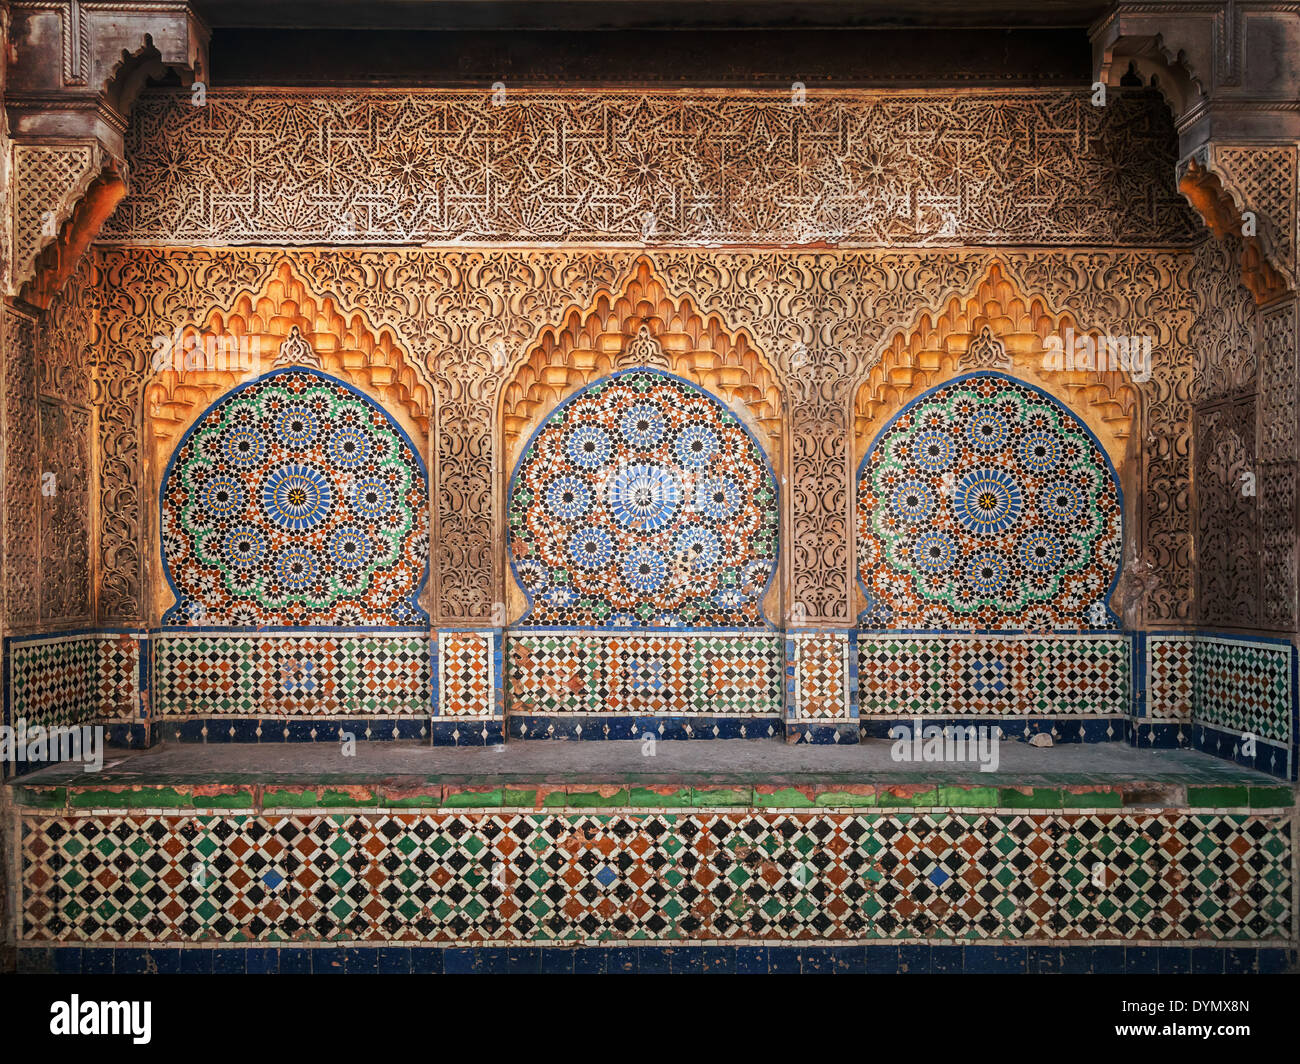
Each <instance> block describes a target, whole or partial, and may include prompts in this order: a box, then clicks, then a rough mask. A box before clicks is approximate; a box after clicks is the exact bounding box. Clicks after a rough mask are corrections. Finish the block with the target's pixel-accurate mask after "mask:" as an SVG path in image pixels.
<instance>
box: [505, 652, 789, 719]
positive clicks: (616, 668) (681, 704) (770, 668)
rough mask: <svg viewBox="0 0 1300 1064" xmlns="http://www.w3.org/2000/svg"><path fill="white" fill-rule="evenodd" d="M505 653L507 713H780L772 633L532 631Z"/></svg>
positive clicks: (778, 656) (778, 663) (780, 665)
mask: <svg viewBox="0 0 1300 1064" xmlns="http://www.w3.org/2000/svg"><path fill="white" fill-rule="evenodd" d="M506 654H507V666H506V668H507V684H508V691H509V700H510V701H509V705H508V707H507V713H508V715H509V716H514V715H517V714H557V713H588V714H634V715H641V716H668V715H672V716H681V715H686V714H711V715H726V716H731V715H742V716H774V717H780V716H781V715H782V708H783V700H782V674H783V671H784V667H785V656H784V640H783V639H782V637H781V636H779V635H756V634H752V633H744V632H735V633H725V634H724V633H710V634H701V633H697V632H663V633H659V634H654V635H607V634H603V633H595V632H572V631H535V632H527V633H520V634H518V635H515V634H510V635H508V636H507V639H506Z"/></svg>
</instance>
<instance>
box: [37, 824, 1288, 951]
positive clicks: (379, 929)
mask: <svg viewBox="0 0 1300 1064" xmlns="http://www.w3.org/2000/svg"><path fill="white" fill-rule="evenodd" d="M1290 868H1291V846H1290V824H1289V820H1288V819H1287V818H1286V817H1284V816H1277V815H1263V814H1250V813H1216V812H1207V813H1184V812H1179V811H1163V812H1159V813H1145V812H1142V813H1130V812H1125V813H1118V812H1115V813H1111V812H1080V813H1074V814H1071V813H1066V814H1053V813H1018V812H1015V811H997V812H975V811H971V812H927V813H913V814H908V813H874V812H873V813H833V812H813V813H781V812H770V813H769V812H750V811H747V812H720V813H710V812H706V811H701V812H692V813H670V812H661V811H654V810H650V811H646V812H645V813H642V814H634V815H620V814H615V815H587V814H581V813H566V814H558V815H549V814H542V813H519V814H516V813H510V812H505V811H496V812H472V811H466V812H463V813H449V812H437V813H419V812H412V813H406V814H389V813H385V812H382V811H375V812H368V813H347V812H340V813H335V814H326V815H320V814H311V813H303V814H300V815H290V816H283V815H263V816H252V815H237V814H215V815H206V814H199V815H192V816H177V815H166V816H158V815H149V814H146V813H141V814H130V815H124V816H118V815H103V816H98V817H94V816H91V817H76V818H67V817H57V816H47V815H39V814H29V815H27V816H25V817H24V819H23V822H22V871H21V884H20V886H21V893H22V896H21V901H20V912H21V933H20V937H21V939H22V940H24V941H27V942H49V941H62V942H128V941H133V942H211V941H227V942H243V941H265V942H277V941H339V940H344V941H347V940H357V941H394V942H405V941H419V942H462V943H465V942H467V943H472V942H478V941H492V942H608V941H619V940H647V941H664V940H666V941H682V940H689V941H699V940H706V941H707V940H729V941H736V940H740V941H745V940H754V941H791V940H794V941H799V940H832V941H834V940H849V941H852V940H865V939H896V940H917V939H927V938H944V939H958V940H965V941H979V940H988V939H1008V940H1019V939H1026V940H1044V939H1046V940H1061V941H1079V940H1089V939H1102V940H1105V939H1122V940H1130V941H1147V940H1150V941H1168V940H1175V941H1219V940H1243V941H1258V940H1273V939H1285V938H1287V937H1289V935H1290V933H1291V921H1292V913H1291V872H1290Z"/></svg>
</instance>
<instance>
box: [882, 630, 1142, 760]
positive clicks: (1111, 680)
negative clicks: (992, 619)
mask: <svg viewBox="0 0 1300 1064" xmlns="http://www.w3.org/2000/svg"><path fill="white" fill-rule="evenodd" d="M1129 657H1130V646H1129V640H1128V638H1127V637H1126V636H1120V635H1053V636H1035V635H1020V636H1018V635H998V636H988V637H979V636H972V635H956V634H952V635H928V634H924V633H908V634H899V635H891V634H889V633H887V632H860V633H859V634H858V691H859V698H858V711H859V713H860V714H861V716H863V717H875V716H909V715H922V716H945V715H961V716H999V717H1007V718H1011V717H1024V716H1030V715H1046V716H1122V715H1125V714H1127V713H1129V711H1130V708H1129V707H1130V699H1131V697H1132V686H1131V685H1132V679H1131V673H1132V670H1131V668H1130V665H1129ZM1113 737H1114V738H1120V737H1121V735H1119V734H1117V735H1115V736H1113Z"/></svg>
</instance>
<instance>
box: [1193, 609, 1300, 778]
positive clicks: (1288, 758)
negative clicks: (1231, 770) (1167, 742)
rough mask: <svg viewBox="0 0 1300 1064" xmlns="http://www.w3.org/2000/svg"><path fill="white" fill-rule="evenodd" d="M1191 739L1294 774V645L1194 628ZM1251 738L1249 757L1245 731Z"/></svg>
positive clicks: (1263, 768) (1275, 771) (1269, 768)
mask: <svg viewBox="0 0 1300 1064" xmlns="http://www.w3.org/2000/svg"><path fill="white" fill-rule="evenodd" d="M1193 662H1194V667H1193V695H1192V722H1193V727H1192V742H1193V744H1194V745H1195V746H1196V747H1197V749H1200V750H1205V751H1206V752H1208V753H1213V754H1218V755H1219V756H1224V757H1231V758H1233V759H1234V760H1238V761H1244V762H1246V763H1249V764H1251V765H1253V766H1254V767H1256V768H1258V769H1260V770H1261V771H1263V772H1267V773H1269V774H1270V775H1274V776H1280V777H1282V778H1283V779H1295V778H1296V736H1297V720H1296V714H1297V694H1296V650H1295V647H1294V646H1292V645H1291V643H1289V642H1287V641H1285V640H1280V639H1265V638H1262V637H1257V636H1251V637H1245V636H1232V635H1220V634H1202V633H1198V634H1197V635H1196V638H1195V643H1194V651H1193ZM1247 735H1250V736H1253V737H1254V740H1255V743H1254V746H1255V750H1254V754H1253V756H1252V755H1251V754H1250V753H1249V752H1248V751H1247V750H1245V748H1244V747H1243V745H1242V741H1243V739H1244V737H1245V736H1247Z"/></svg>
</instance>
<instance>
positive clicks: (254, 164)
mask: <svg viewBox="0 0 1300 1064" xmlns="http://www.w3.org/2000/svg"><path fill="white" fill-rule="evenodd" d="M938 131H943V132H944V135H942V136H936V135H935V134H936V132H938ZM1175 143H1176V142H1175V138H1174V136H1173V130H1172V126H1171V124H1170V122H1169V119H1168V116H1167V112H1166V111H1165V109H1164V107H1163V105H1162V104H1161V102H1160V101H1159V98H1158V97H1157V96H1156V94H1155V93H1139V94H1131V95H1130V94H1124V95H1118V96H1116V97H1115V98H1113V99H1112V100H1110V101H1108V104H1107V106H1106V107H1094V106H1093V105H1092V104H1091V102H1090V99H1089V93H1088V92H1087V91H1086V90H1081V91H1078V92H1073V93H1063V92H1061V91H1059V90H1037V91H1020V92H989V93H978V94H974V93H972V94H960V95H951V94H947V95H937V94H934V93H924V92H915V93H912V92H904V93H897V94H889V95H881V94H867V93H863V94H855V93H851V92H837V93H836V94H835V95H834V96H833V97H828V98H821V99H818V98H810V99H808V100H807V101H806V103H805V104H804V105H802V106H793V105H792V104H791V97H790V94H789V92H780V93H771V92H767V93H764V92H728V93H726V94H725V95H715V94H704V93H700V94H690V95H682V94H676V93H638V92H602V93H598V94H592V93H589V92H577V93H554V92H529V93H527V94H526V95H522V94H521V95H520V96H518V97H517V98H515V99H512V100H508V101H507V102H506V103H505V104H504V105H503V106H493V100H492V96H491V94H490V93H489V92H488V91H486V90H485V91H483V92H445V91H419V92H409V91H408V92H393V91H369V92H360V93H350V94H345V93H340V92H333V93H330V94H329V95H328V96H326V95H323V94H322V93H320V92H319V91H298V90H274V89H271V90H267V89H260V90H258V91H257V92H256V93H250V92H239V91H229V90H217V91H213V90H209V92H208V97H207V104H206V106H204V107H194V106H192V105H191V103H190V98H189V94H188V93H175V92H164V93H157V94H148V95H145V96H144V97H142V98H141V99H140V100H139V102H138V103H137V104H136V106H135V108H134V110H133V112H132V125H131V129H130V131H129V133H128V136H127V154H128V157H129V159H130V162H131V173H132V182H131V193H130V195H128V196H127V198H126V199H125V200H124V201H123V202H122V204H121V206H120V207H119V208H118V210H117V212H116V214H114V215H113V217H112V218H110V219H109V221H108V223H107V226H106V233H107V235H108V236H109V237H110V238H116V239H123V240H132V241H137V242H145V243H160V244H162V243H176V242H183V243H207V242H219V243H223V244H238V243H270V244H284V243H295V242H297V243H342V244H374V243H425V242H433V241H439V242H451V241H456V240H464V239H473V240H484V241H490V240H519V239H521V237H522V236H523V235H525V234H527V236H528V237H529V238H530V239H532V240H534V241H538V242H542V243H547V242H555V241H565V240H602V241H606V240H619V241H638V242H639V241H642V240H648V241H651V242H658V241H662V242H665V243H684V242H695V241H709V242H716V243H720V244H734V243H746V242H758V243H761V244H807V243H813V242H816V241H827V242H832V243H840V242H844V243H858V244H861V243H869V244H877V245H880V244H884V245H890V246H900V245H915V244H932V243H937V244H945V243H946V244H978V243H989V244H995V245H999V246H1006V245H1014V244H1043V243H1051V244H1082V245H1092V244H1130V245H1139V246H1140V245H1143V244H1151V243H1159V242H1165V241H1170V240H1173V241H1178V242H1187V241H1189V240H1190V239H1192V238H1193V237H1194V236H1195V234H1196V233H1197V232H1198V230H1199V225H1198V223H1197V222H1196V221H1195V219H1194V217H1193V216H1192V214H1191V211H1190V210H1189V208H1188V207H1187V206H1186V204H1185V203H1184V202H1183V201H1182V200H1181V198H1180V197H1179V195H1178V194H1177V192H1176V190H1175V188H1174V183H1173V175H1174V163H1175V161H1176V159H1175ZM272 144H273V145H275V148H274V150H268V145H272Z"/></svg>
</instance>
